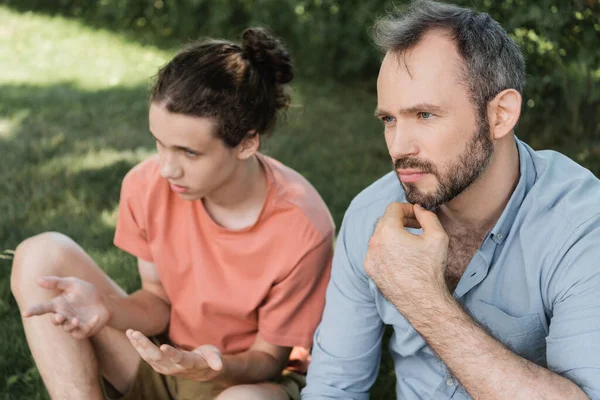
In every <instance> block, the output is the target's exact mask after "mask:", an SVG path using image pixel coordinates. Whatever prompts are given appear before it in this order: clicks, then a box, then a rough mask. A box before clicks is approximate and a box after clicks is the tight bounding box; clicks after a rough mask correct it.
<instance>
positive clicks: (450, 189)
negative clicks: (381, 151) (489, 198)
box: [394, 116, 494, 211]
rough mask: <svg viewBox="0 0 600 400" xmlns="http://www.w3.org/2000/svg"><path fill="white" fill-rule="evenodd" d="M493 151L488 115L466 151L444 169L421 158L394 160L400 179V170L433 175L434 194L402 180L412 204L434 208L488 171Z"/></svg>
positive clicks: (429, 208)
mask: <svg viewBox="0 0 600 400" xmlns="http://www.w3.org/2000/svg"><path fill="white" fill-rule="evenodd" d="M493 153H494V145H493V143H492V140H491V139H490V127H489V123H488V120H487V116H485V117H483V116H482V117H480V118H479V121H478V124H477V128H476V131H475V132H474V134H473V136H472V138H471V140H470V141H469V142H468V143H467V145H466V148H465V150H464V151H463V152H462V153H461V154H460V155H459V157H458V159H457V160H456V161H453V162H451V163H450V164H448V166H447V167H446V168H444V170H445V171H443V172H440V171H438V169H437V167H436V166H435V165H434V164H433V163H431V162H429V161H424V160H423V161H421V160H418V159H412V158H408V157H404V158H399V159H397V160H396V161H395V162H394V168H395V170H396V174H397V175H398V179H399V178H400V176H399V174H398V172H397V171H398V170H400V169H409V168H410V169H417V170H419V171H422V172H426V173H430V174H432V175H434V176H435V177H436V178H437V180H438V186H437V188H436V190H435V191H434V192H433V193H423V192H422V191H421V190H420V189H419V188H418V187H417V185H416V184H415V183H411V182H407V183H403V182H400V183H401V184H402V185H403V187H404V191H405V192H406V200H407V201H408V202H409V203H411V204H419V205H421V206H422V207H423V208H425V209H427V210H430V211H435V210H437V209H438V208H439V207H440V206H441V205H442V204H445V203H447V202H449V201H451V200H452V199H454V198H455V197H456V196H458V195H459V194H461V193H462V192H463V191H464V190H465V189H467V188H468V187H469V186H471V184H473V182H475V181H476V180H477V179H478V178H479V177H480V176H481V175H482V174H483V173H484V172H485V170H486V168H487V166H488V165H489V163H490V160H491V159H492V155H493Z"/></svg>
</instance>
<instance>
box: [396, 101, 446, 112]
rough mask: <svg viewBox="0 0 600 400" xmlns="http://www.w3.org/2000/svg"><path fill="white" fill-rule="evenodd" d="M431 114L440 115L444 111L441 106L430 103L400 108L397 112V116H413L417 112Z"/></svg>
mask: <svg viewBox="0 0 600 400" xmlns="http://www.w3.org/2000/svg"><path fill="white" fill-rule="evenodd" d="M424 111H425V112H431V113H441V112H443V111H444V108H443V107H442V106H439V105H437V104H431V103H419V104H415V105H414V106H410V107H407V108H401V109H400V110H398V113H399V114H415V113H418V112H424Z"/></svg>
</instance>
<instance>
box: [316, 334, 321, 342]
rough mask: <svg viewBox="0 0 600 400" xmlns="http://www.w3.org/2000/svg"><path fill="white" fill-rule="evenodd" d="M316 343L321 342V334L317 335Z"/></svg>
mask: <svg viewBox="0 0 600 400" xmlns="http://www.w3.org/2000/svg"><path fill="white" fill-rule="evenodd" d="M317 343H318V344H321V335H319V336H317Z"/></svg>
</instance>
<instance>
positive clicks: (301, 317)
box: [258, 232, 333, 349]
mask: <svg viewBox="0 0 600 400" xmlns="http://www.w3.org/2000/svg"><path fill="white" fill-rule="evenodd" d="M332 258H333V232H331V234H329V235H327V236H326V237H325V238H324V239H323V240H322V241H321V242H320V243H318V244H317V245H316V246H314V247H312V248H311V249H310V250H309V251H308V252H306V254H304V256H303V257H302V258H301V259H300V261H299V262H298V263H297V264H296V266H295V267H294V268H293V269H292V271H291V272H290V273H289V274H288V275H287V276H286V277H285V278H284V279H282V280H281V281H280V282H278V283H277V284H275V285H273V286H272V288H271V290H270V292H269V294H268V295H267V298H266V300H265V302H264V304H263V305H262V306H261V307H260V308H259V310H258V331H259V333H260V335H261V336H262V338H264V339H265V340H266V341H267V342H269V343H271V344H273V345H277V346H285V347H294V346H300V347H305V348H307V349H309V348H310V346H311V344H312V337H313V334H314V331H315V329H316V327H317V325H318V323H319V321H320V320H321V314H322V313H323V307H324V305H325V291H326V289H327V283H328V282H329V276H330V274H331V261H332Z"/></svg>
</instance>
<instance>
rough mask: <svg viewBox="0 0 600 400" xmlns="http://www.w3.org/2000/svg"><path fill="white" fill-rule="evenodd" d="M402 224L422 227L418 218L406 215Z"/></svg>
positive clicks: (417, 227)
mask: <svg viewBox="0 0 600 400" xmlns="http://www.w3.org/2000/svg"><path fill="white" fill-rule="evenodd" d="M402 225H404V227H405V228H413V229H421V224H420V223H419V220H417V219H416V218H409V217H404V218H403V219H402Z"/></svg>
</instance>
